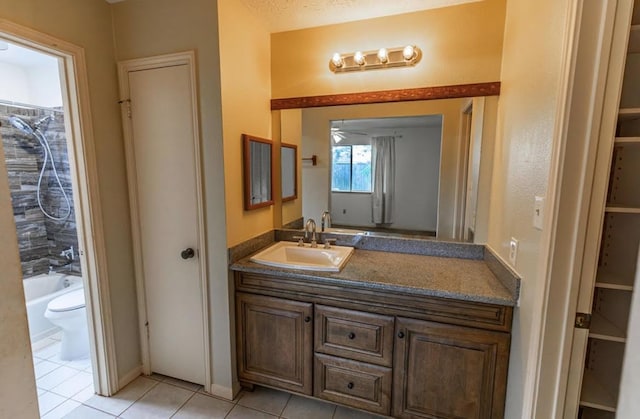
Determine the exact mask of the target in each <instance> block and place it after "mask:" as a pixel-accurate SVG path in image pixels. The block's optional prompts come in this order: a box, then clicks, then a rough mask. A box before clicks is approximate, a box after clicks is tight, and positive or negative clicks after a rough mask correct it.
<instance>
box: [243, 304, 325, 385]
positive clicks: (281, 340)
mask: <svg viewBox="0 0 640 419" xmlns="http://www.w3.org/2000/svg"><path fill="white" fill-rule="evenodd" d="M236 311H237V318H236V323H237V334H238V377H239V378H240V381H243V380H244V381H248V382H251V383H256V384H267V385H271V386H276V387H279V388H282V389H286V390H291V391H295V392H298V393H303V394H308V395H310V394H311V393H312V368H313V364H312V362H313V347H312V336H313V327H312V321H311V319H312V313H313V307H312V304H311V303H301V302H298V301H290V300H282V299H279V298H273V297H265V296H260V295H252V294H243V293H237V294H236Z"/></svg>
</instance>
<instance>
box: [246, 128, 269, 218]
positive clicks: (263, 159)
mask: <svg viewBox="0 0 640 419" xmlns="http://www.w3.org/2000/svg"><path fill="white" fill-rule="evenodd" d="M242 140H243V143H244V153H243V165H244V209H245V210H252V209H256V208H262V207H268V206H269V205H272V204H273V193H272V189H271V185H272V183H273V179H272V171H271V162H272V155H273V143H272V142H271V141H270V140H266V139H264V138H259V137H254V136H251V135H247V134H242Z"/></svg>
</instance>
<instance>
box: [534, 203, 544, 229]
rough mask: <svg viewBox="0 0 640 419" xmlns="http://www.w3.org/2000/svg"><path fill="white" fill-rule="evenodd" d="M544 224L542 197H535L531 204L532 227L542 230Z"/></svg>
mask: <svg viewBox="0 0 640 419" xmlns="http://www.w3.org/2000/svg"><path fill="white" fill-rule="evenodd" d="M543 222H544V197H543V196H536V197H535V202H534V204H533V227H534V228H537V229H538V230H542V223H543Z"/></svg>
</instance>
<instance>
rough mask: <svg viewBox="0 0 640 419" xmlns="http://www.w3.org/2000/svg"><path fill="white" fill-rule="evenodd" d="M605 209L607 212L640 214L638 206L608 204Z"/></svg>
mask: <svg viewBox="0 0 640 419" xmlns="http://www.w3.org/2000/svg"><path fill="white" fill-rule="evenodd" d="M604 210H605V212H608V213H616V214H640V208H638V207H625V206H621V205H611V206H609V205H607V207H606V208H605V209H604Z"/></svg>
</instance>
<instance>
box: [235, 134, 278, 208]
mask: <svg viewBox="0 0 640 419" xmlns="http://www.w3.org/2000/svg"><path fill="white" fill-rule="evenodd" d="M242 141H243V153H242V165H243V174H244V182H243V183H244V209H245V211H249V210H254V209H258V208H264V207H268V206H271V205H273V203H274V200H273V141H271V140H268V139H266V138H260V137H255V136H253V135H249V134H242ZM252 142H254V143H261V144H266V145H268V146H269V152H270V155H269V182H270V183H269V199H268V200H267V201H263V202H260V203H257V204H253V203H252V202H251V158H252V156H251V143H252Z"/></svg>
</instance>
